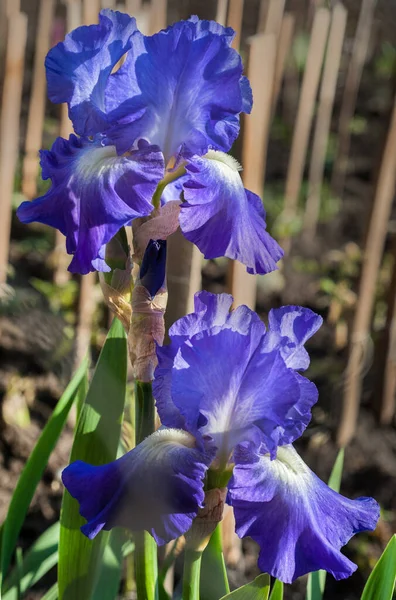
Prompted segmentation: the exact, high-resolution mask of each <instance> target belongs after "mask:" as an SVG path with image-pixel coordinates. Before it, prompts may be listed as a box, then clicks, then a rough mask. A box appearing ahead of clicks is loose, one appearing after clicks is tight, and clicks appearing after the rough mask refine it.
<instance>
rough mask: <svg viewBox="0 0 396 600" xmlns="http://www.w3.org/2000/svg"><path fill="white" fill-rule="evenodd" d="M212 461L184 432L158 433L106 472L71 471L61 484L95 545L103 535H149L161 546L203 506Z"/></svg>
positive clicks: (84, 467) (80, 466) (77, 467)
mask: <svg viewBox="0 0 396 600" xmlns="http://www.w3.org/2000/svg"><path fill="white" fill-rule="evenodd" d="M206 469H207V458H206V457H205V456H204V455H203V454H201V453H200V452H198V450H197V449H196V448H195V440H194V438H193V437H192V436H191V435H189V434H188V433H186V432H184V431H177V430H170V429H169V430H166V429H163V430H159V431H157V432H155V433H153V434H152V435H151V436H150V437H148V438H146V439H145V440H144V441H143V442H142V443H141V444H139V446H137V447H136V448H134V449H133V450H131V451H130V452H128V454H125V456H123V457H121V458H119V459H118V460H116V461H114V462H112V463H109V464H107V465H103V466H98V467H95V466H92V465H89V464H87V463H84V462H82V461H76V462H74V463H72V464H71V465H69V466H68V467H67V468H66V469H65V470H64V471H63V474H62V480H63V483H64V484H65V486H66V488H67V490H68V491H69V493H70V494H71V495H72V496H73V498H76V500H77V501H78V502H79V504H80V514H81V515H82V516H83V517H84V518H85V519H86V520H87V523H86V524H85V525H83V526H82V528H81V531H82V532H83V533H84V535H86V536H87V537H89V538H90V539H93V538H94V537H95V536H96V535H97V534H98V533H99V532H100V531H101V530H102V529H104V530H110V529H112V528H113V527H117V526H120V527H127V528H128V529H131V530H132V531H142V530H146V531H148V532H149V533H151V535H152V536H153V537H154V538H155V540H156V542H157V543H158V544H160V545H161V544H164V543H166V542H169V541H170V540H173V539H175V538H177V537H179V536H180V535H183V534H184V533H186V531H188V530H189V529H190V527H191V523H192V521H193V519H194V517H195V516H196V515H197V512H198V508H200V507H201V506H202V505H203V501H204V497H205V496H204V491H203V478H204V476H205V473H206Z"/></svg>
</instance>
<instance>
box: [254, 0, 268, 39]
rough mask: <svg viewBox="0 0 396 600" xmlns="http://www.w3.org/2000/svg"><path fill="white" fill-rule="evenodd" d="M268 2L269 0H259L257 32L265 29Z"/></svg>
mask: <svg viewBox="0 0 396 600" xmlns="http://www.w3.org/2000/svg"><path fill="white" fill-rule="evenodd" d="M269 2H270V0H261V1H260V8H259V15H258V25H257V33H263V32H264V30H265V24H266V21H267V14H268V10H269V8H268V6H269Z"/></svg>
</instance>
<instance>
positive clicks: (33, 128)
mask: <svg viewBox="0 0 396 600" xmlns="http://www.w3.org/2000/svg"><path fill="white" fill-rule="evenodd" d="M54 6H55V3H54V0H41V2H40V12H39V19H38V35H37V36H36V51H35V57H34V67H33V82H32V90H31V95H30V105H29V116H28V124H27V133H26V144H25V158H24V161H23V179H22V192H23V194H24V195H25V196H26V198H28V199H29V200H31V199H32V198H34V196H35V195H36V193H37V175H38V171H39V154H38V153H39V150H40V148H41V145H42V139H43V129H44V116H45V102H46V79H45V66H44V60H45V56H46V54H47V52H48V50H49V47H50V36H51V25H52V19H53V15H54Z"/></svg>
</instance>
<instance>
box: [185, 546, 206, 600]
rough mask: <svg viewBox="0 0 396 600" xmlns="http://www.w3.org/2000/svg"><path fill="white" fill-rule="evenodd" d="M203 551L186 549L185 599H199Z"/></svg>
mask: <svg viewBox="0 0 396 600" xmlns="http://www.w3.org/2000/svg"><path fill="white" fill-rule="evenodd" d="M201 559H202V552H199V551H197V550H190V549H189V548H187V549H186V551H185V554H184V572H183V595H182V598H183V600H199V579H200V575H201Z"/></svg>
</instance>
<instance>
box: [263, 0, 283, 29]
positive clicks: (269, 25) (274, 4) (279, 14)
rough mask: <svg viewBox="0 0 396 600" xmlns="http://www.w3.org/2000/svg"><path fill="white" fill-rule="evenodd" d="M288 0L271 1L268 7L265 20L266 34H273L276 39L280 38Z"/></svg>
mask: <svg viewBox="0 0 396 600" xmlns="http://www.w3.org/2000/svg"><path fill="white" fill-rule="evenodd" d="M285 1H286V0H270V2H269V5H268V12H267V17H266V20H265V28H264V31H265V33H273V34H274V35H275V36H276V38H278V37H279V34H280V30H281V27H282V19H283V12H284V10H285Z"/></svg>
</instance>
